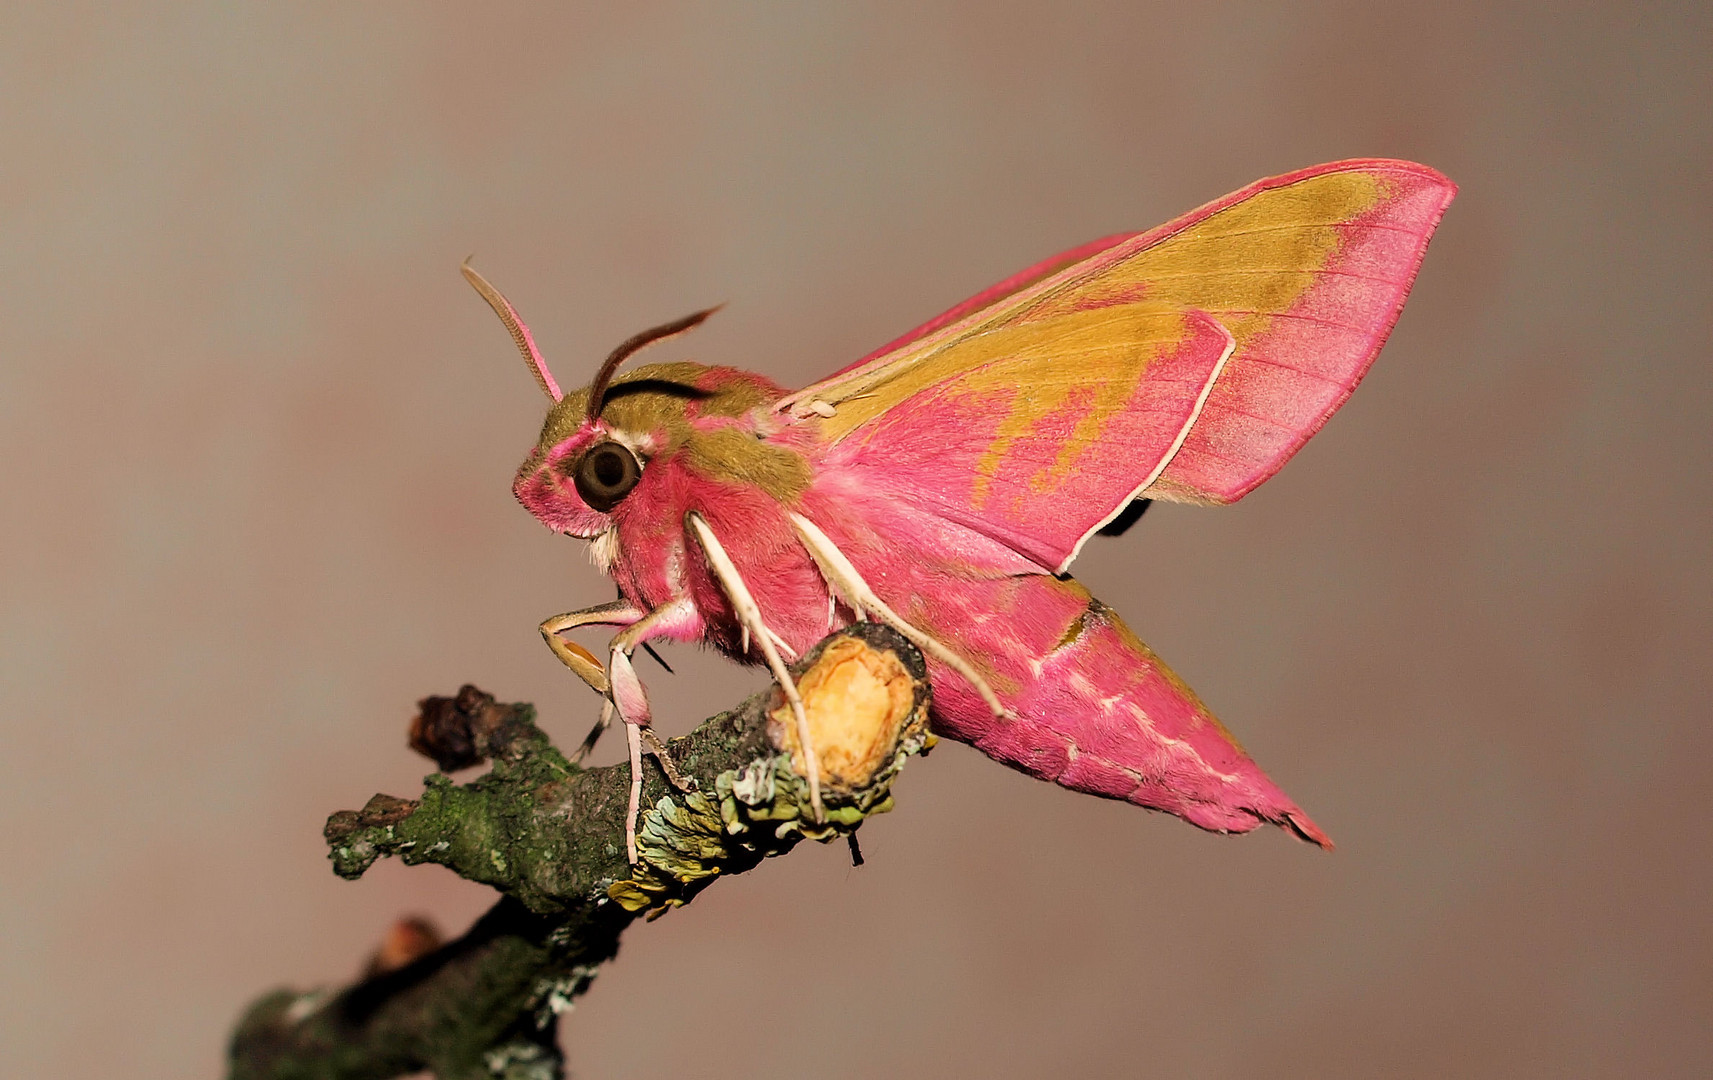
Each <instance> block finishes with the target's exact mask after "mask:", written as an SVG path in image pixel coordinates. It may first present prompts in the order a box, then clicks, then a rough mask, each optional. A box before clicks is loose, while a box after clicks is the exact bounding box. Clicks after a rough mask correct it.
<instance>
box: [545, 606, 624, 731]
mask: <svg viewBox="0 0 1713 1080" xmlns="http://www.w3.org/2000/svg"><path fill="white" fill-rule="evenodd" d="M647 616H648V613H647V612H646V611H644V610H643V609H642V608H639V607H637V606H636V605H635V604H633V603H631V602H630V601H629V600H625V599H622V598H621V599H618V600H609V601H607V602H606V603H605V604H596V605H595V606H594V607H587V608H583V609H582V610H581V611H568V612H566V613H565V614H563V615H555V616H553V618H551V619H548V620H547V621H545V622H543V623H542V624H541V636H542V638H543V639H544V640H545V641H546V642H547V647H548V648H549V649H552V650H553V655H554V656H557V657H558V658H559V662H560V663H562V664H564V665H565V666H566V667H568V668H570V669H571V670H572V672H574V673H575V674H576V676H577V677H578V678H579V679H582V680H583V681H584V682H585V683H587V684H589V686H590V688H591V689H593V690H594V691H595V692H596V693H597V694H600V695H601V696H602V697H603V698H605V697H606V696H607V695H608V693H609V691H610V690H611V689H612V680H611V679H609V678H608V677H607V671H606V669H605V668H603V667H602V666H601V661H600V660H599V659H598V658H597V657H596V656H595V654H594V653H592V652H590V651H589V650H588V649H585V648H583V646H581V645H579V644H577V643H576V642H575V641H567V640H565V638H563V637H561V636H560V635H561V634H563V633H565V632H566V631H567V630H575V629H576V628H577V627H579V626H635V625H636V624H637V623H638V622H640V621H642V620H643V619H645V618H646V617H647ZM612 709H613V707H612V702H611V701H610V700H609V701H604V702H602V704H601V718H600V719H599V720H597V721H596V722H595V726H594V727H592V728H590V729H589V734H588V735H587V736H585V737H584V739H583V745H581V746H579V747H578V748H577V752H576V753H574V754H572V755H571V760H572V762H580V761H582V760H583V759H584V758H585V757H587V756H588V754H589V751H591V750H593V749H594V748H595V743H596V742H597V741H598V740H599V739H600V737H601V733H602V732H604V731H606V730H607V725H608V724H610V723H612V720H613V711H612Z"/></svg>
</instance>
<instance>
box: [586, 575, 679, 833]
mask: <svg viewBox="0 0 1713 1080" xmlns="http://www.w3.org/2000/svg"><path fill="white" fill-rule="evenodd" d="M697 619H698V616H697V614H696V605H695V604H694V603H692V602H691V601H690V600H689V598H687V597H686V598H683V599H679V600H673V601H671V602H670V603H666V604H662V605H661V606H659V607H657V608H655V609H654V610H653V611H651V612H649V613H648V614H646V615H644V616H643V617H642V618H640V619H638V620H637V621H635V622H633V623H632V624H631V625H630V626H628V627H626V628H625V629H624V630H621V631H620V632H619V634H618V636H616V637H614V638H613V642H612V660H611V662H610V663H609V664H608V666H607V671H608V697H609V699H610V700H611V701H612V703H613V706H614V707H615V708H616V709H617V710H618V714H619V719H621V720H623V721H624V723H625V741H626V744H627V746H628V747H629V750H630V810H629V813H627V814H626V816H625V851H626V854H627V855H628V856H629V857H630V861H631V862H633V863H634V862H636V821H637V814H638V813H639V812H640V811H641V808H642V741H643V733H644V730H645V729H646V728H647V727H648V725H649V721H650V720H651V719H652V718H651V716H650V714H649V708H648V692H647V691H645V690H644V689H643V686H642V680H641V679H639V678H637V676H636V668H634V667H632V666H631V662H630V656H631V653H633V652H635V651H636V649H637V646H639V645H641V644H643V643H644V642H646V641H648V640H649V639H651V638H655V637H660V636H661V635H664V634H671V633H675V632H677V633H682V632H683V631H685V630H687V629H689V628H690V627H691V626H692V625H693V624H694V623H695V622H696V620H697ZM649 738H650V742H651V744H652V745H651V746H650V749H651V750H652V752H653V753H654V754H655V756H656V757H658V758H659V759H660V762H661V768H663V769H664V770H665V771H666V775H667V777H668V778H669V779H671V780H672V781H673V783H674V784H675V785H676V786H679V787H682V786H683V780H682V778H681V777H679V776H678V770H677V769H676V768H675V767H674V766H673V764H672V762H671V760H670V759H669V758H668V757H667V756H666V753H665V747H663V746H661V745H660V741H659V740H658V739H655V738H653V733H652V732H650V733H649Z"/></svg>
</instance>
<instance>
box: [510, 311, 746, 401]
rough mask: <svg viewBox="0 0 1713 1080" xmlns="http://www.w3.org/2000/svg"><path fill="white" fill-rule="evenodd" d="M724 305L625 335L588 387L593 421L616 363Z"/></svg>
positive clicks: (685, 328)
mask: <svg viewBox="0 0 1713 1080" xmlns="http://www.w3.org/2000/svg"><path fill="white" fill-rule="evenodd" d="M496 295H497V294H496ZM724 306H725V305H724V304H720V305H718V306H716V307H711V308H709V309H707V310H706V311H698V312H696V313H695V314H693V315H686V316H684V317H683V318H682V319H673V320H672V321H671V322H669V323H661V324H660V325H659V326H656V327H653V328H651V329H648V330H644V331H643V332H642V333H640V334H635V335H632V336H631V337H629V338H627V339H626V340H625V342H624V344H622V345H620V346H619V347H618V348H616V349H614V350H613V351H612V352H611V353H610V354H608V356H607V359H606V362H605V363H603V364H602V365H601V370H600V371H599V372H597V373H596V375H595V381H594V383H593V384H592V385H591V386H590V387H589V419H591V420H594V419H596V418H597V417H599V416H600V415H601V405H602V404H603V399H604V398H605V397H606V396H607V387H608V386H609V385H611V384H612V381H613V373H614V372H615V371H617V370H618V369H619V365H620V364H622V363H624V362H625V361H626V360H628V359H629V358H630V357H631V355H632V354H633V353H635V352H636V351H637V350H638V349H641V348H643V347H644V346H646V345H653V344H654V343H655V342H657V341H664V340H666V339H667V338H669V337H673V336H675V335H677V334H682V333H683V332H684V331H686V330H691V329H694V328H695V327H697V326H700V325H701V324H702V320H703V319H706V318H707V317H708V316H710V315H712V314H713V313H714V312H716V311H718V310H720V308H721V307H724Z"/></svg>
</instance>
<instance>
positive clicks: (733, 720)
mask: <svg viewBox="0 0 1713 1080" xmlns="http://www.w3.org/2000/svg"><path fill="white" fill-rule="evenodd" d="M792 675H793V677H794V678H795V679H796V681H797V683H798V686H799V689H800V691H801V692H802V694H803V697H804V701H805V704H806V706H807V711H808V713H809V717H810V725H811V728H812V734H813V740H812V745H814V746H815V748H816V751H817V754H816V756H817V759H818V762H819V765H820V770H819V771H820V776H821V778H822V785H821V792H822V796H823V799H824V802H825V807H826V821H825V822H824V823H819V824H818V823H816V822H815V821H814V820H813V818H812V816H811V814H810V810H809V790H808V784H807V783H806V782H805V781H804V780H803V779H802V777H803V776H804V774H805V771H806V770H805V768H804V766H805V764H806V763H805V762H804V760H803V759H802V753H801V750H800V749H799V747H798V739H797V730H796V727H797V725H796V724H795V723H793V722H792V720H791V712H790V710H789V708H788V707H787V706H786V705H785V703H784V701H783V699H782V698H781V697H780V695H779V693H778V688H777V687H774V688H773V689H772V690H769V691H765V692H763V693H761V694H758V695H756V696H755V697H753V698H751V699H750V700H749V701H746V702H745V703H744V704H742V705H740V706H739V707H738V708H736V709H733V710H731V711H730V712H725V713H721V714H720V715H718V716H715V717H712V718H710V719H709V720H707V721H705V722H704V723H703V724H702V725H701V726H700V727H698V728H697V729H696V730H695V731H693V732H691V733H690V734H689V735H686V736H684V737H683V738H680V739H674V740H672V741H671V742H669V743H668V744H667V750H668V751H669V753H670V754H671V756H672V758H673V760H674V761H675V762H676V764H677V768H678V771H679V772H681V773H682V774H683V776H684V777H685V778H689V779H690V780H693V781H694V782H695V789H694V790H692V791H689V792H685V791H682V790H680V789H679V788H678V787H675V786H673V785H672V784H670V783H669V782H668V780H667V778H666V776H665V774H664V773H663V772H662V771H661V769H660V766H659V764H658V762H656V763H655V764H654V765H652V766H651V767H649V768H648V769H647V775H646V783H645V787H644V806H645V807H647V809H646V810H645V812H644V814H643V820H642V826H641V829H640V831H639V849H640V855H641V860H640V862H639V863H638V864H637V865H636V866H631V865H630V864H629V863H628V862H627V860H626V858H625V850H624V814H625V807H626V803H627V796H628V784H629V780H628V770H626V769H624V768H620V767H616V766H609V767H605V768H599V769H582V768H579V767H577V766H576V765H573V764H571V763H570V762H568V761H567V760H566V759H565V757H564V756H563V755H562V754H561V753H560V752H559V751H558V750H557V749H556V748H554V746H553V745H552V743H551V742H550V741H549V740H548V738H547V737H546V736H545V735H544V734H542V732H541V731H540V729H539V728H537V727H536V726H535V723H534V710H533V708H531V707H530V706H528V705H502V704H498V703H496V702H495V701H494V699H493V698H492V697H490V696H488V695H487V694H484V693H482V692H481V691H479V690H476V689H475V688H474V687H468V686H467V687H465V688H464V689H463V690H462V691H460V692H459V695H458V697H457V698H450V699H449V698H429V699H426V700H425V701H423V703H422V706H423V712H422V715H421V716H420V717H419V718H418V719H417V722H416V724H415V725H413V729H412V745H413V746H415V747H416V748H418V749H419V750H421V751H422V752H424V753H426V754H428V755H429V756H430V757H432V758H434V759H435V760H436V762H437V763H438V764H440V765H441V767H442V768H447V769H455V768H463V767H467V766H469V765H473V764H476V763H478V762H480V761H483V760H491V761H492V762H493V766H492V768H491V769H490V771H489V772H488V773H487V774H486V775H484V776H482V777H480V778H478V779H476V780H474V781H472V782H471V783H468V784H464V785H461V786H460V785H455V784H453V782H452V781H451V780H450V779H448V778H447V777H446V776H445V775H444V774H441V773H436V774H435V775H433V776H430V777H428V779H427V780H426V782H425V787H424V791H423V793H422V796H421V798H420V799H416V800H409V799H400V798H395V797H392V796H387V795H376V796H375V797H374V798H372V799H370V800H369V803H368V805H366V806H365V807H364V808H363V809H362V810H356V811H351V810H345V811H340V812H339V813H337V814H334V815H333V816H332V817H330V818H329V819H328V821H327V828H326V834H327V841H328V845H329V848H330V849H331V851H330V854H331V858H332V860H333V865H334V871H335V872H336V873H338V874H339V875H340V876H342V877H346V878H357V877H360V876H361V875H362V874H363V872H364V871H365V870H367V869H368V868H369V867H370V866H371V865H373V864H374V862H375V860H376V859H379V858H382V857H384V856H388V855H396V856H398V857H400V858H402V859H403V860H404V861H405V862H407V863H413V864H414V863H422V862H434V863H440V864H442V865H444V866H447V867H450V868H451V869H452V870H454V871H455V872H457V873H458V874H460V875H461V876H463V877H466V878H469V879H470V880H472V881H480V882H483V883H485V884H488V885H492V886H493V887H494V888H495V889H497V890H499V891H500V892H501V893H502V894H504V896H503V898H502V899H501V900H500V901H499V903H498V904H496V905H495V906H494V907H493V909H492V910H490V911H489V912H488V913H487V914H486V915H485V916H483V917H482V918H481V919H480V920H479V921H478V922H477V923H476V925H475V926H474V927H472V928H471V929H470V931H469V932H468V933H467V934H465V935H464V936H463V937H462V938H460V939H459V940H457V941H454V942H452V943H450V944H448V945H445V946H443V947H441V948H439V949H436V950H434V951H432V952H429V953H428V954H427V955H425V956H422V957H420V958H418V959H416V960H414V961H413V962H410V963H408V964H407V965H405V966H404V967H400V968H398V969H396V970H391V971H384V972H381V973H379V974H375V975H373V976H371V977H369V978H366V979H364V980H362V981H360V982H357V983H355V984H353V985H350V986H347V987H344V988H341V989H337V990H319V991H310V992H299V991H292V990H278V991H275V992H273V993H271V994H269V995H267V996H266V997H263V998H262V999H260V1000H259V1001H257V1002H255V1003H254V1004H253V1005H251V1006H250V1008H249V1009H248V1010H247V1011H246V1013H245V1014H244V1016H243V1018H242V1019H241V1020H240V1022H239V1024H238V1027H237V1030H236V1032H235V1033H234V1035H233V1038H232V1045H231V1050H230V1073H229V1075H230V1076H231V1077H232V1078H233V1080H262V1078H273V1080H284V1078H287V1077H290V1078H303V1080H335V1078H337V1080H381V1078H385V1077H391V1076H399V1075H403V1074H407V1073H411V1072H416V1071H421V1070H424V1069H428V1070H431V1071H433V1072H434V1074H435V1075H436V1076H438V1077H440V1078H441V1080H466V1078H470V1080H474V1078H477V1077H481V1078H484V1080H489V1078H506V1080H524V1078H529V1080H554V1078H558V1077H560V1076H562V1075H563V1059H562V1056H561V1053H560V1050H559V1047H558V1041H557V1033H556V1025H555V1024H554V1019H555V1017H556V1016H557V1015H558V1014H559V1013H560V1012H562V1011H563V1010H564V1009H565V1007H566V1006H568V1005H569V1004H570V1002H571V999H572V998H574V997H575V996H576V995H578V994H580V993H582V992H583V991H584V990H585V989H586V988H587V987H588V985H589V983H590V981H591V980H592V979H593V978H594V975H595V972H596V971H597V969H598V968H599V966H600V965H601V964H602V963H603V962H605V961H606V960H608V959H610V958H611V957H612V956H613V955H614V953H615V952H616V951H617V949H618V941H619V936H620V934H621V933H622V932H623V931H624V929H625V928H626V927H627V926H628V925H630V923H631V922H632V921H633V920H634V919H635V917H636V916H637V915H640V914H646V915H648V916H649V917H650V918H653V917H655V916H658V915H659V914H661V913H663V912H665V911H666V910H668V909H670V908H672V907H675V906H678V905H681V904H684V903H687V902H688V901H689V900H690V899H691V898H693V897H694V896H695V895H696V893H697V892H699V891H700V890H701V889H702V888H704V887H705V886H707V885H708V884H710V883H711V882H712V881H714V880H715V879H716V877H726V876H730V875H732V874H737V873H743V872H744V871H747V870H750V869H752V868H753V867H755V866H756V865H757V864H758V863H760V862H761V861H762V860H763V859H765V858H767V857H769V856H773V855H780V854H783V853H785V852H786V851H788V850H790V849H791V848H792V847H794V846H795V845H796V844H797V843H798V842H799V841H800V840H802V839H804V838H809V839H815V840H820V841H823V842H826V841H831V840H833V839H835V838H837V837H840V836H850V835H852V834H854V833H855V831H856V830H857V828H858V827H860V826H861V824H862V822H863V821H864V820H865V819H866V818H867V817H868V815H870V814H876V813H882V812H884V811H886V810H889V809H891V806H892V799H891V796H890V794H889V790H890V786H891V782H892V779H893V777H894V776H896V775H897V772H898V770H899V769H900V768H901V767H902V766H903V764H904V761H905V759H906V758H908V757H909V756H910V755H911V754H914V753H916V752H918V751H919V750H922V749H924V748H925V746H927V745H929V744H931V741H932V736H930V735H928V733H927V727H926V717H927V708H928V686H927V678H926V672H925V669H924V667H923V664H922V658H921V655H920V654H919V653H918V652H916V650H915V649H914V647H912V646H911V645H910V644H909V643H908V642H907V641H905V640H904V639H903V638H902V637H900V636H899V635H898V634H897V633H896V632H894V631H893V630H891V629H890V628H888V627H885V626H883V625H879V624H873V623H859V624H857V625H855V626H852V627H850V628H848V629H846V630H843V631H840V632H839V633H837V634H834V635H832V636H831V637H829V638H827V639H826V640H825V641H823V642H822V643H821V644H820V645H818V646H816V648H815V649H814V650H813V651H811V652H810V653H809V654H808V655H807V656H805V657H804V658H803V659H802V660H801V661H800V662H799V663H798V664H796V665H795V666H794V667H793V669H792ZM648 760H650V761H653V760H654V759H653V758H650V759H648Z"/></svg>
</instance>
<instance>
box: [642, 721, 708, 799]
mask: <svg viewBox="0 0 1713 1080" xmlns="http://www.w3.org/2000/svg"><path fill="white" fill-rule="evenodd" d="M642 748H643V749H644V750H646V751H648V752H649V753H651V754H653V755H654V760H656V761H658V762H660V768H661V771H662V772H664V773H666V780H667V783H669V784H671V785H672V786H673V787H675V788H677V789H678V790H679V791H686V792H688V791H695V790H696V778H695V777H694V776H685V775H684V774H683V773H681V772H679V771H678V763H677V762H675V761H673V760H672V753H671V751H669V750H667V749H666V744H665V743H663V742H661V741H660V736H658V735H656V734H655V733H654V729H653V728H651V727H645V728H643V729H642Z"/></svg>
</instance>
